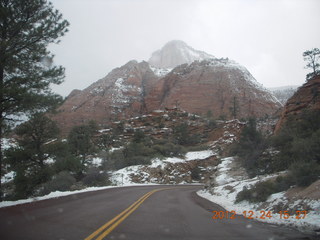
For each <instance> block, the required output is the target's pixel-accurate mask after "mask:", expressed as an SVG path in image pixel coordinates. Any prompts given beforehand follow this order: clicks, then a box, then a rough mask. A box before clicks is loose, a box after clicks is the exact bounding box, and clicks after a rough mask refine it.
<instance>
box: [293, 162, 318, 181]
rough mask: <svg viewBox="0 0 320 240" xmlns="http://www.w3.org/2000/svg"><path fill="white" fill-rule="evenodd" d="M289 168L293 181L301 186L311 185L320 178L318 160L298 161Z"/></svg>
mask: <svg viewBox="0 0 320 240" xmlns="http://www.w3.org/2000/svg"><path fill="white" fill-rule="evenodd" d="M289 170H290V176H291V177H292V179H293V182H294V183H295V184H297V185H298V186H301V187H306V186H309V185H310V184H311V183H313V182H315V181H316V180H318V179H319V178H320V165H319V164H318V163H316V162H297V163H294V164H292V165H291V166H290V169H289Z"/></svg>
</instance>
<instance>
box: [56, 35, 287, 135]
mask: <svg viewBox="0 0 320 240" xmlns="http://www.w3.org/2000/svg"><path fill="white" fill-rule="evenodd" d="M165 53H166V54H165ZM157 54H160V55H161V56H163V57H161V61H160V60H159V61H156V59H157V57H155V56H157ZM164 56H165V57H164ZM209 57H211V58H210V59H208V58H209ZM173 59H175V60H173ZM177 59H178V60H177ZM176 60H177V61H176ZM193 60H195V61H193ZM190 61H193V62H192V63H190ZM150 62H151V63H152V64H153V65H156V66H170V67H172V66H175V65H176V64H180V63H185V64H182V65H179V66H177V67H175V68H173V69H163V68H157V67H155V66H152V65H151V64H150V63H148V62H140V63H138V62H137V61H130V62H128V63H127V64H125V65H124V66H122V67H120V68H116V69H114V70H112V71H111V72H110V73H109V74H108V75H107V76H106V77H105V78H103V79H100V80H99V81H97V82H95V83H93V84H92V85H91V86H89V87H88V88H86V89H84V90H82V91H80V90H74V91H72V92H71V93H70V95H69V96H68V97H67V99H66V100H65V102H64V103H63V105H62V106H60V108H59V109H58V114H56V115H55V116H53V117H52V118H53V119H54V120H56V121H57V122H58V124H59V125H60V128H61V129H62V133H63V134H66V133H67V132H68V131H69V130H70V129H71V128H72V126H75V125H80V124H83V123H86V122H88V121H89V120H95V121H96V122H97V123H98V124H99V125H101V126H102V127H103V126H104V125H108V124H109V123H110V122H112V121H115V120H120V119H127V118H132V117H137V116H141V115H143V114H148V113H150V112H152V111H154V110H157V109H162V110H164V109H166V108H174V107H179V108H181V109H184V110H185V111H187V112H189V113H196V114H207V113H208V112H211V113H212V114H213V116H214V117H215V118H218V117H224V118H226V119H232V118H241V117H249V116H256V117H262V116H265V115H271V114H273V113H274V112H275V111H276V110H277V109H278V108H279V107H280V106H281V104H280V103H279V102H278V100H277V99H276V98H275V97H274V96H273V95H272V94H271V93H270V92H269V91H268V90H266V89H265V88H263V87H262V86H261V84H259V83H258V82H257V81H256V80H255V79H254V78H253V76H252V75H251V74H250V73H249V72H248V70H247V69H246V68H244V67H243V66H241V65H239V64H237V63H236V62H234V61H232V60H229V59H217V58H214V57H212V56H211V55H209V54H206V53H204V52H201V51H197V50H194V49H193V48H191V47H189V46H187V45H186V44H185V43H183V42H181V41H173V42H169V43H168V44H167V45H165V46H164V47H163V49H161V50H160V51H158V53H154V54H153V56H152V57H151V59H150ZM163 64H164V65H163Z"/></svg>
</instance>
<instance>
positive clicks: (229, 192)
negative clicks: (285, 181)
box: [197, 157, 320, 232]
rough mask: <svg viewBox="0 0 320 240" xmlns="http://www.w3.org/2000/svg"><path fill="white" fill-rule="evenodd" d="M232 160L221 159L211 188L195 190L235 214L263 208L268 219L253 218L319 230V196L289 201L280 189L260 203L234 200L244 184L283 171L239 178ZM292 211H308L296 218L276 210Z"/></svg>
mask: <svg viewBox="0 0 320 240" xmlns="http://www.w3.org/2000/svg"><path fill="white" fill-rule="evenodd" d="M236 162H237V161H236V159H235V158H234V157H228V158H223V159H222V161H221V163H220V164H219V165H218V166H217V173H216V178H215V180H214V184H213V187H208V188H207V189H206V190H201V191H198V192H197V194H198V195H199V196H201V197H203V198H206V199H208V200H209V201H212V202H214V203H216V204H219V205H221V206H222V207H224V208H225V209H226V210H227V211H235V212H236V213H237V214H239V215H242V214H243V212H244V211H247V212H248V211H253V212H254V213H260V211H262V210H263V211H265V212H267V211H270V212H271V214H272V217H271V218H268V217H266V218H265V219H260V218H257V220H259V221H263V222H268V223H275V224H283V225H289V226H293V227H297V228H298V229H300V230H303V231H307V232H309V231H312V230H317V229H319V226H320V214H319V212H320V200H319V199H318V200H312V199H299V200H296V201H290V199H288V198H287V197H286V195H285V192H280V193H275V194H272V195H271V196H270V197H269V198H268V199H267V200H266V202H264V203H250V202H248V201H242V202H239V203H235V201H236V196H237V194H238V193H239V192H240V191H242V190H243V188H244V187H246V188H249V189H250V188H251V186H253V185H254V184H256V183H257V182H259V181H266V180H268V179H271V178H275V177H276V176H278V175H280V174H282V173H283V172H281V173H278V174H270V175H264V176H259V177H255V178H248V177H243V176H245V175H243V173H240V172H238V171H236V168H238V169H239V166H237V164H236ZM240 171H241V170H240ZM241 175H242V177H241ZM296 210H301V211H303V210H307V211H308V213H307V215H306V217H305V218H304V219H297V218H296V215H293V214H292V213H291V215H292V217H290V218H289V219H284V218H283V217H281V216H280V214H279V212H280V211H289V212H295V211H296Z"/></svg>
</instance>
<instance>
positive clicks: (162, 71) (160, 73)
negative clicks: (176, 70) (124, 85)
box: [150, 66, 173, 77]
mask: <svg viewBox="0 0 320 240" xmlns="http://www.w3.org/2000/svg"><path fill="white" fill-rule="evenodd" d="M150 69H151V70H152V72H153V73H154V74H155V75H156V76H158V77H163V76H165V75H167V74H168V73H169V72H171V71H172V69H173V68H156V67H153V66H150Z"/></svg>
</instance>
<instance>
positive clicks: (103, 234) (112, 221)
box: [85, 188, 172, 240]
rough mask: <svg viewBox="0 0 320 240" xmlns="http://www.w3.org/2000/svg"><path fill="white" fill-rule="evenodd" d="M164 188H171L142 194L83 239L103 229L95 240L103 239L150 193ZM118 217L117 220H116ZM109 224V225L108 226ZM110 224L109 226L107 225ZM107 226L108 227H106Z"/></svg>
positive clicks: (93, 235)
mask: <svg viewBox="0 0 320 240" xmlns="http://www.w3.org/2000/svg"><path fill="white" fill-rule="evenodd" d="M165 189H172V188H160V189H155V190H152V191H150V192H148V193H146V194H145V195H143V196H142V197H141V198H139V199H138V200H137V201H135V202H134V203H133V204H132V205H130V206H129V207H128V208H127V209H125V210H124V211H123V212H121V213H120V214H118V215H117V216H116V217H114V218H113V219H111V220H110V221H108V222H107V223H106V224H104V225H103V226H101V227H100V228H99V229H97V230H96V231H95V232H93V233H92V234H91V235H90V236H88V237H87V238H85V240H92V239H93V238H94V237H96V236H97V235H98V234H100V233H101V232H102V231H104V230H105V229H106V230H105V231H104V232H103V233H102V234H101V235H100V236H99V237H98V238H97V240H101V239H103V238H104V237H105V236H107V235H108V234H109V233H110V232H111V231H112V230H113V229H115V228H116V227H117V226H118V225H119V224H120V223H121V222H123V221H124V220H125V219H126V218H127V217H128V216H129V215H130V214H131V213H133V212H134V211H135V210H136V209H137V208H138V207H139V206H140V205H141V204H142V203H143V202H144V201H145V200H146V199H147V198H149V197H150V196H151V195H152V194H154V193H155V192H158V191H161V190H165ZM118 219H119V220H118ZM110 225H111V226H110ZM109 226H110V227H109ZM108 227H109V228H108Z"/></svg>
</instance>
